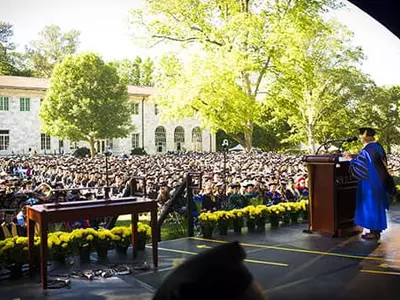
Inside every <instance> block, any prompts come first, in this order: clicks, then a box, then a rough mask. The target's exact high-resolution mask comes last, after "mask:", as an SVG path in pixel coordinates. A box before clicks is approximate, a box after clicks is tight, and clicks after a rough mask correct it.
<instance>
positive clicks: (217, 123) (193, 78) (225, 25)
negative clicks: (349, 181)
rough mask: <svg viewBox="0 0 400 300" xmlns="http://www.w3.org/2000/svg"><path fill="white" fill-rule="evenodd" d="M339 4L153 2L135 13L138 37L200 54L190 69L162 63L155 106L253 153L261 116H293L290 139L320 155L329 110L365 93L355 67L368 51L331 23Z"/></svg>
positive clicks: (289, 120)
mask: <svg viewBox="0 0 400 300" xmlns="http://www.w3.org/2000/svg"><path fill="white" fill-rule="evenodd" d="M336 3H337V2H336V1H313V0H296V1H291V0H280V1H256V0H243V1H237V0H222V1H200V0H195V1H193V0H180V1H175V0H165V1H161V0H156V1H149V2H146V4H145V9H143V10H140V11H139V10H137V11H134V12H133V15H134V24H136V25H137V26H139V27H140V28H141V29H142V30H137V31H136V32H144V33H145V35H146V36H147V37H150V38H149V41H152V42H154V41H157V42H159V43H163V42H178V43H181V44H182V46H183V47H190V46H192V45H193V44H195V45H196V46H197V48H196V50H198V51H197V54H196V55H191V56H190V58H189V59H187V61H186V62H185V63H184V64H182V63H180V62H179V61H177V59H175V58H171V57H169V58H165V59H164V60H163V61H162V62H161V64H160V68H161V71H160V72H159V77H158V78H157V86H158V88H159V89H160V95H161V96H159V97H158V98H157V101H158V102H159V103H160V104H161V111H162V113H163V114H164V115H165V116H166V117H168V118H169V117H183V116H197V117H198V118H199V119H200V120H201V121H202V123H203V125H204V126H207V127H210V128H211V129H212V130H214V131H216V130H219V129H221V130H223V131H225V132H226V133H228V134H230V135H231V136H232V137H234V138H235V139H236V140H237V141H238V142H240V143H241V144H242V145H244V146H245V147H246V148H247V149H250V148H251V146H252V145H253V141H252V138H253V131H254V127H255V125H257V126H258V125H261V126H263V125H262V124H265V118H263V114H265V113H266V112H267V111H268V113H272V115H273V116H275V117H277V116H278V115H280V116H281V117H282V116H283V115H287V118H286V120H283V121H284V122H285V121H286V122H287V123H288V124H289V125H290V126H291V130H292V131H291V132H292V133H293V139H296V140H298V141H299V140H304V139H307V140H308V143H309V145H310V148H311V149H313V148H315V137H318V136H320V135H322V133H323V131H324V126H322V125H323V124H324V123H323V121H324V120H327V119H328V115H329V113H328V112H329V109H330V110H331V111H337V110H338V109H339V108H340V107H343V104H344V103H345V101H350V100H349V99H350V95H349V94H350V91H349V88H350V82H352V83H357V85H358V81H357V78H362V75H361V74H360V72H358V70H357V67H356V63H357V62H358V61H359V60H360V59H362V52H361V50H360V49H357V48H356V49H353V48H352V47H351V46H350V45H349V44H348V43H347V40H348V37H349V36H350V34H349V32H347V31H346V30H344V29H342V28H341V27H340V26H338V25H337V24H336V23H333V22H330V21H329V20H327V19H326V16H325V15H324V13H325V12H326V11H327V10H329V9H334V8H336V7H337V5H336ZM143 29H145V30H143ZM141 38H143V37H141ZM341 40H343V41H344V42H341ZM345 78H347V81H346V80H345ZM362 80H363V79H362ZM353 94H354V93H353ZM338 98H340V99H338ZM299 107H301V108H302V109H304V110H307V111H306V114H304V111H300V110H299V109H298V108H299ZM328 107H329V109H328ZM278 111H279V113H278ZM322 116H323V118H322ZM293 139H292V140H293Z"/></svg>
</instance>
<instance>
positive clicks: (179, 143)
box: [174, 126, 185, 151]
mask: <svg viewBox="0 0 400 300" xmlns="http://www.w3.org/2000/svg"><path fill="white" fill-rule="evenodd" d="M174 143H175V151H183V148H184V146H185V129H183V127H182V126H178V127H176V128H175V131H174Z"/></svg>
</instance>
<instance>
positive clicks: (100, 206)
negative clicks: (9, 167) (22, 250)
mask: <svg viewBox="0 0 400 300" xmlns="http://www.w3.org/2000/svg"><path fill="white" fill-rule="evenodd" d="M26 210H27V221H28V226H27V227H28V238H29V248H28V250H29V271H30V274H31V275H32V273H33V243H34V232H35V222H38V223H39V227H40V240H41V243H40V257H41V262H40V269H41V280H42V289H47V259H48V256H47V252H48V249H47V232H48V225H49V223H53V222H63V221H76V220H81V219H91V218H96V217H106V216H107V217H108V216H117V215H126V214H131V215H132V225H131V226H132V244H133V258H136V256H137V222H138V219H139V218H138V215H139V213H144V212H150V213H151V232H152V234H151V239H152V247H153V264H154V267H155V268H157V267H158V244H157V242H158V232H159V231H158V229H157V202H156V201H154V200H149V199H137V198H133V197H128V198H118V199H112V200H111V199H106V200H91V201H75V202H63V203H59V204H43V205H34V206H26Z"/></svg>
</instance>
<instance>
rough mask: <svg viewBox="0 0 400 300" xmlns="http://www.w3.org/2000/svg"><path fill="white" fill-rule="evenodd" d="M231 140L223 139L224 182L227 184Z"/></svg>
mask: <svg viewBox="0 0 400 300" xmlns="http://www.w3.org/2000/svg"><path fill="white" fill-rule="evenodd" d="M228 147H229V141H228V140H227V139H224V140H223V141H222V153H223V154H224V183H225V184H226V154H227V153H228Z"/></svg>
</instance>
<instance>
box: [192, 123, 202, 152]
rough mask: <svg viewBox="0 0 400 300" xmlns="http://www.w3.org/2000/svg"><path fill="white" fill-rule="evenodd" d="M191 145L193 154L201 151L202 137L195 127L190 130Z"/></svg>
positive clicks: (198, 129)
mask: <svg viewBox="0 0 400 300" xmlns="http://www.w3.org/2000/svg"><path fill="white" fill-rule="evenodd" d="M192 144H193V151H194V152H202V151H203V137H202V132H201V129H200V127H195V128H193V130H192Z"/></svg>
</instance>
